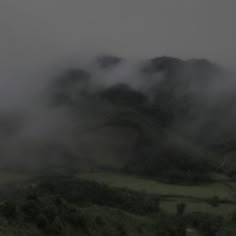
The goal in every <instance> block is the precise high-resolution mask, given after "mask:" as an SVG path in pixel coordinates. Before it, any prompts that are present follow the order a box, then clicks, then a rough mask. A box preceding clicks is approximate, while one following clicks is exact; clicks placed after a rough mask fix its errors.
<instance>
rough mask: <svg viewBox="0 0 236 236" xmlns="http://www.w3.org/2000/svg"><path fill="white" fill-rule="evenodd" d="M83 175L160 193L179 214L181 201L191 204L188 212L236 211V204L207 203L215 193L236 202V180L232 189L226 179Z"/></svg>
mask: <svg viewBox="0 0 236 236" xmlns="http://www.w3.org/2000/svg"><path fill="white" fill-rule="evenodd" d="M79 177H80V178H84V179H87V180H92V181H96V182H99V183H104V184H107V185H109V186H112V187H118V188H125V189H129V190H133V191H142V192H145V193H148V194H158V195H160V196H162V198H161V208H162V209H163V210H166V211H167V212H169V213H175V212H176V204H178V203H180V202H185V203H186V204H187V208H186V211H187V212H199V211H201V212H207V213H212V214H217V215H224V216H227V217H229V216H230V215H231V214H232V212H233V211H234V210H236V204H220V205H219V206H217V207H214V206H211V205H210V204H208V203H207V202H206V199H209V198H211V197H213V196H218V197H219V198H221V199H228V200H231V201H235V191H234V189H236V183H232V185H231V188H230V187H229V186H227V185H225V183H224V182H222V181H219V182H214V183H208V184H202V185H190V186H187V185H174V184H165V183H162V182H159V181H156V180H149V179H145V178H141V177H138V176H132V175H126V174H119V173H117V174H114V173H105V172H97V173H96V172H94V173H83V174H80V175H79Z"/></svg>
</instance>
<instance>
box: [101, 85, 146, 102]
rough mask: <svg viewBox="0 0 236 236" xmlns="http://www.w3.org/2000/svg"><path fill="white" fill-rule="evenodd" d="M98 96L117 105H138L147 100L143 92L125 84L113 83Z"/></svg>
mask: <svg viewBox="0 0 236 236" xmlns="http://www.w3.org/2000/svg"><path fill="white" fill-rule="evenodd" d="M100 97H101V98H103V99H106V100H108V101H110V102H112V103H114V104H117V105H130V106H137V105H138V106H140V105H143V104H145V103H146V102H147V97H146V96H145V95H144V94H142V93H141V92H138V91H135V90H133V89H131V88H130V87H129V86H128V85H127V84H117V85H114V86H112V87H110V88H108V89H106V90H104V91H102V92H101V93H100Z"/></svg>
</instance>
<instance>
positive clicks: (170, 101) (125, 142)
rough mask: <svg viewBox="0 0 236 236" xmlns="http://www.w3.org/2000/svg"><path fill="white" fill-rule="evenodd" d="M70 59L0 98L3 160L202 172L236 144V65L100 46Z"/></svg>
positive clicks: (33, 166) (19, 164)
mask: <svg viewBox="0 0 236 236" xmlns="http://www.w3.org/2000/svg"><path fill="white" fill-rule="evenodd" d="M66 67H67V66H66ZM64 68H65V66H62V67H61V68H60V67H57V70H55V71H53V73H50V75H45V74H44V73H42V75H40V76H41V77H42V78H40V79H41V80H40V81H41V82H42V83H41V84H40V82H39V81H38V80H37V83H36V86H32V91H33V88H34V89H35V87H37V89H35V91H37V92H36V93H35V94H34V95H32V94H31V95H28V97H27V99H26V100H27V104H23V105H22V106H19V105H17V106H15V107H14V106H11V107H10V106H9V107H7V105H6V106H1V107H4V109H1V111H0V112H1V114H0V129H1V143H0V145H1V152H2V153H1V165H2V166H6V167H9V168H19V169H21V168H23V169H29V170H42V169H49V170H50V169H55V168H64V169H67V170H69V171H72V170H78V169H83V168H114V169H119V170H125V171H129V172H138V173H142V174H145V175H151V176H155V175H161V176H162V175H165V174H164V172H165V173H167V172H168V175H174V176H176V174H177V175H178V176H179V175H180V173H181V175H182V174H183V175H184V176H185V177H186V175H187V173H188V172H189V170H190V171H191V174H192V176H194V173H196V175H198V176H199V175H200V174H199V173H200V172H201V175H202V176H205V175H206V174H207V173H208V172H209V171H216V170H217V171H219V169H220V170H221V168H222V166H221V164H220V163H221V161H223V158H218V157H220V156H223V155H224V154H225V153H227V152H229V151H233V150H234V149H235V147H236V139H235V132H236V124H235V122H234V121H235V118H236V117H235V116H236V109H235V104H236V97H235V89H236V80H235V73H234V72H232V71H228V70H226V69H225V68H223V67H221V66H219V65H217V64H214V63H211V62H209V61H207V60H204V59H192V60H186V61H184V60H181V59H178V58H172V57H156V58H152V59H148V60H142V61H134V62H132V61H129V60H126V59H125V58H120V57H116V56H111V55H102V56H97V57H95V58H91V59H90V60H85V61H83V60H81V59H80V61H79V62H78V63H77V62H76V63H72V66H70V65H69V66H68V68H66V69H64ZM37 77H39V75H37ZM23 86H28V85H27V84H26V85H23ZM14 89H15V90H16V91H17V88H14ZM1 103H2V104H4V101H2V102H1ZM6 103H7V102H6ZM6 107H7V109H6ZM219 160H220V161H219ZM177 172H178V173H177Z"/></svg>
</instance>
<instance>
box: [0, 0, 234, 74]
mask: <svg viewBox="0 0 236 236" xmlns="http://www.w3.org/2000/svg"><path fill="white" fill-rule="evenodd" d="M235 7H236V2H235V1H233V0H226V1H221V0H200V1H195V0H178V1H173V0H158V1H157V0H146V1H144V0H120V1H115V0H97V1H93V0H80V1H73V0H67V1H65V0H56V1H55V0H50V1H48V0H41V1H37V0H21V1H19V0H2V1H1V2H0V22H1V25H0V30H1V41H0V42H1V43H0V49H1V55H0V61H1V63H0V65H1V70H6V71H7V70H10V69H12V68H13V69H15V68H16V69H17V68H18V69H19V68H27V67H29V66H30V65H31V64H32V65H34V66H35V65H36V64H41V65H44V64H47V63H50V62H51V61H55V60H60V59H62V58H66V57H71V56H74V55H77V54H81V53H82V54H83V53H87V54H89V53H92V54H94V53H100V52H101V53H114V54H117V55H118V56H122V57H128V58H142V59H143V58H150V57H154V56H162V55H168V56H173V57H180V58H183V59H190V58H206V59H209V60H211V61H214V62H216V63H219V64H223V65H225V66H227V67H233V68H235V67H236V53H235V50H236V49H235V41H236V27H235V25H234V14H235Z"/></svg>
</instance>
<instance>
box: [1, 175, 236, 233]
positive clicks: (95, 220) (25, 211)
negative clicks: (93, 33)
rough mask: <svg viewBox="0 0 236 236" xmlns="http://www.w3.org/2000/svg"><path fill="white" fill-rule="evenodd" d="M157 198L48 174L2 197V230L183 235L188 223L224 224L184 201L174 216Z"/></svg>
mask: <svg viewBox="0 0 236 236" xmlns="http://www.w3.org/2000/svg"><path fill="white" fill-rule="evenodd" d="M159 202H160V199H159V198H158V197H157V196H155V195H148V194H144V193H136V192H132V191H127V190H122V189H116V188H110V187H107V186H105V185H101V184H98V183H94V182H89V181H84V180H80V179H77V178H74V177H59V176H58V177H48V178H43V179H38V180H37V181H36V182H35V181H34V184H33V185H31V184H30V185H29V186H28V187H27V188H25V189H24V191H22V190H16V194H13V195H11V197H8V199H7V200H5V199H2V203H1V206H0V219H1V221H0V226H1V227H0V233H2V232H3V233H4V232H12V234H11V235H78V234H79V235H109V234H110V233H112V235H134V234H135V235H153V236H154V235H160V236H165V235H170V236H184V235H186V234H185V232H186V228H187V227H194V228H196V229H198V230H199V231H200V232H202V233H203V235H207V236H208V235H209V236H212V235H214V234H215V233H216V232H217V231H218V230H219V229H220V228H221V227H222V226H223V223H224V219H223V218H222V217H220V216H213V215H210V214H207V213H200V212H199V213H191V214H187V213H185V208H186V207H187V206H186V204H185V203H180V204H178V205H177V206H176V212H177V213H176V215H170V214H166V213H165V212H164V211H163V210H162V209H161V208H160V206H159ZM234 218H235V217H234V215H233V216H232V220H233V221H234ZM26 229H28V230H26ZM16 232H18V233H19V234H18V233H16Z"/></svg>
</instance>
